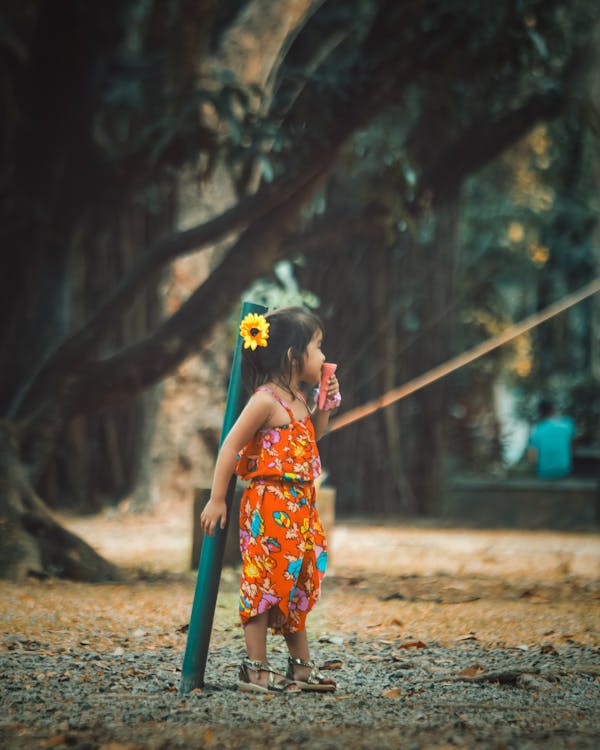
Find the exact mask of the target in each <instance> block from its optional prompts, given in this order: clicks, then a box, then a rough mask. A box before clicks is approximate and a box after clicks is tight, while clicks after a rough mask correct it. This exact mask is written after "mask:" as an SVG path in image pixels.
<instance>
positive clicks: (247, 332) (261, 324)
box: [240, 313, 271, 351]
mask: <svg viewBox="0 0 600 750" xmlns="http://www.w3.org/2000/svg"><path fill="white" fill-rule="evenodd" d="M270 325H271V324H270V323H267V319H266V318H265V316H264V315H258V314H257V313H248V315H246V317H245V318H244V319H243V320H242V322H241V323H240V336H241V337H242V338H243V339H244V349H252V351H254V350H255V349H256V347H257V346H267V343H268V340H269V326H270Z"/></svg>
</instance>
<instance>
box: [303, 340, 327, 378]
mask: <svg viewBox="0 0 600 750" xmlns="http://www.w3.org/2000/svg"><path fill="white" fill-rule="evenodd" d="M322 343H323V331H321V330H320V329H317V330H316V331H315V332H314V334H313V337H312V339H311V340H310V342H309V344H308V346H307V347H306V352H305V353H304V361H303V363H302V370H301V372H300V379H301V380H304V381H305V382H306V383H308V384H309V385H318V384H319V381H320V380H321V366H322V364H323V362H325V355H324V354H323V352H322V351H321V345H322Z"/></svg>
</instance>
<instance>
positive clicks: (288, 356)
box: [285, 346, 293, 365]
mask: <svg viewBox="0 0 600 750" xmlns="http://www.w3.org/2000/svg"><path fill="white" fill-rule="evenodd" d="M285 356H286V359H287V361H288V364H289V365H291V364H292V362H293V359H292V347H291V346H290V348H289V349H288V350H287V354H286V355H285Z"/></svg>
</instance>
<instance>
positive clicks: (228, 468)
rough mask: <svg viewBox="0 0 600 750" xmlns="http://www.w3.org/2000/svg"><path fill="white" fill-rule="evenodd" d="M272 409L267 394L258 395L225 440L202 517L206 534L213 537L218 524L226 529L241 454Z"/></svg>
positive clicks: (201, 520)
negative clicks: (229, 489) (230, 488)
mask: <svg viewBox="0 0 600 750" xmlns="http://www.w3.org/2000/svg"><path fill="white" fill-rule="evenodd" d="M272 408H273V403H272V399H271V398H269V396H268V395H267V394H264V393H255V394H254V395H253V396H252V397H251V399H250V400H249V401H248V403H247V404H246V406H245V407H244V409H243V411H242V413H241V414H240V416H239V417H238V419H237V421H236V422H235V424H234V425H233V427H232V428H231V430H230V431H229V434H228V435H227V437H226V438H225V440H224V441H223V445H222V446H221V448H220V450H219V455H218V456H217V462H216V464H215V471H214V475H213V482H212V488H211V493H210V499H209V501H208V502H207V503H206V505H205V506H204V510H203V511H202V513H201V515H200V528H201V529H202V531H203V532H204V533H205V534H208V535H209V536H212V535H213V534H214V533H215V529H216V528H217V524H219V525H220V527H221V528H222V529H224V528H225V521H226V520H227V503H226V499H225V496H226V494H227V487H228V486H229V482H230V480H231V476H232V474H233V471H234V468H235V464H236V462H237V457H238V454H239V453H240V451H241V450H242V448H243V447H244V446H245V445H246V444H247V443H248V442H249V441H250V440H251V439H252V438H253V437H254V435H256V433H257V432H258V431H259V430H260V429H261V427H263V426H264V425H265V423H266V422H267V421H268V419H269V416H270V413H271V409H272Z"/></svg>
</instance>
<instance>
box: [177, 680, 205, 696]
mask: <svg viewBox="0 0 600 750" xmlns="http://www.w3.org/2000/svg"><path fill="white" fill-rule="evenodd" d="M203 687H204V680H203V679H202V678H201V677H200V675H183V676H182V677H181V681H180V683H179V695H186V694H187V693H191V692H192V690H202V688H203Z"/></svg>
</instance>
